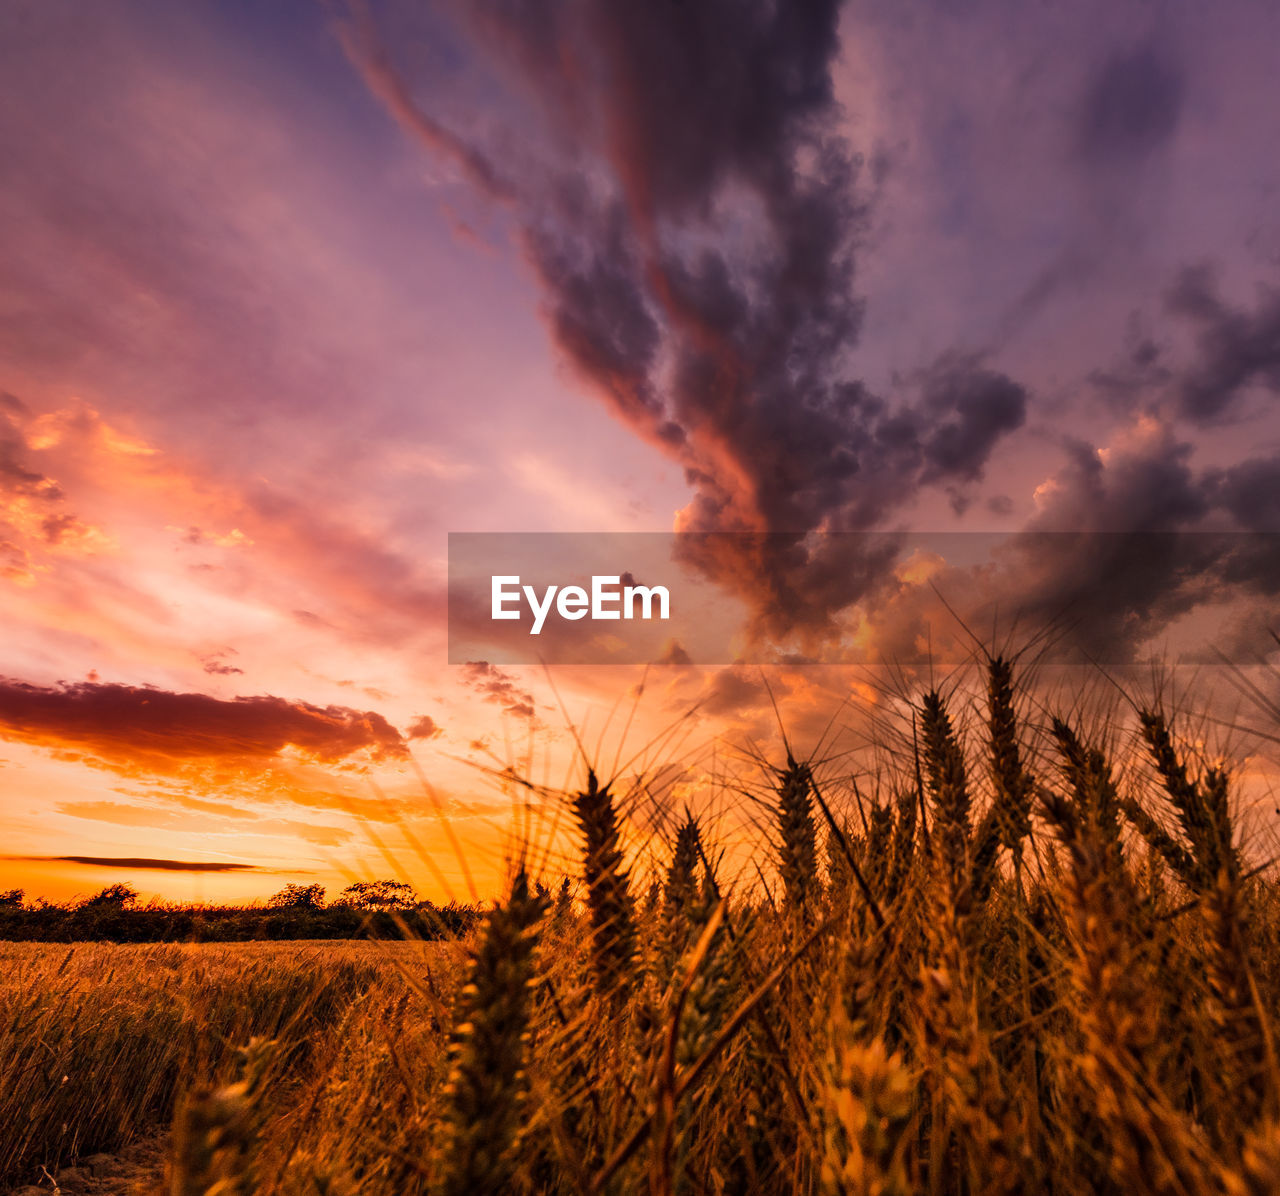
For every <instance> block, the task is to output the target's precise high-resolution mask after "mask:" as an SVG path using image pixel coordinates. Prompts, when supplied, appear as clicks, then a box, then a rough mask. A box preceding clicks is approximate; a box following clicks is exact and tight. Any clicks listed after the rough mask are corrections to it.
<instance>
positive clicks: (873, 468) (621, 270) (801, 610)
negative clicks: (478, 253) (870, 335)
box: [347, 0, 1026, 633]
mask: <svg viewBox="0 0 1280 1196" xmlns="http://www.w3.org/2000/svg"><path fill="white" fill-rule="evenodd" d="M839 8H840V6H839V4H838V3H835V2H834V0H804V2H797V3H793V4H775V3H766V2H764V0H756V2H752V3H741V2H739V0H732V2H730V0H710V2H707V3H699V4H676V3H657V4H615V3H605V2H603V0H592V2H588V3H582V4H574V5H566V4H557V3H525V4H512V3H492V2H491V3H482V4H477V5H472V6H466V7H465V8H462V7H461V6H460V7H459V12H460V14H461V15H460V18H459V19H460V23H461V25H462V26H463V27H465V28H466V29H468V30H469V33H470V36H471V38H472V41H473V43H474V46H475V47H477V48H479V49H480V50H481V51H482V56H483V55H487V56H488V60H489V61H490V62H492V63H493V65H494V75H493V80H494V86H495V88H497V89H501V88H502V87H503V86H504V85H505V86H506V87H507V88H508V89H510V90H512V91H514V92H518V94H519V95H520V96H521V97H526V96H532V97H534V99H535V101H536V108H535V109H534V110H533V111H534V112H535V113H536V115H530V110H529V109H528V106H527V105H525V106H524V107H523V108H521V109H520V119H521V120H525V121H528V120H537V121H538V122H539V126H540V127H539V130H538V133H537V134H535V135H531V136H529V137H526V138H524V139H522V141H521V143H520V146H519V147H518V148H519V153H518V154H517V155H516V156H515V157H513V158H511V159H510V160H511V161H512V162H515V163H517V165H513V166H509V167H508V168H507V169H506V170H505V172H504V170H503V169H501V168H500V167H498V166H497V165H495V164H496V163H498V162H500V161H506V159H504V157H503V155H501V154H499V153H497V152H491V148H492V147H491V146H490V145H488V144H487V143H485V136H486V135H484V134H472V135H471V136H470V137H469V138H468V137H464V136H462V135H461V134H459V133H458V132H456V131H454V130H453V129H451V128H449V127H446V122H445V121H444V119H443V118H442V117H439V116H437V115H434V114H433V113H432V112H430V111H427V110H425V109H426V108H429V107H430V104H431V101H430V99H429V98H428V99H425V100H423V101H422V102H421V103H418V102H416V101H414V100H412V99H411V98H410V96H411V89H410V87H409V85H408V83H407V82H405V81H404V80H403V79H401V78H400V77H399V75H398V74H397V70H396V67H395V66H393V64H392V63H391V61H390V60H389V58H388V56H387V54H386V53H385V51H384V50H382V49H380V48H379V47H378V42H377V39H376V38H375V37H374V36H373V35H372V34H371V31H370V30H369V28H368V27H367V25H366V26H360V27H358V28H357V30H356V31H355V32H354V33H352V34H350V35H349V36H348V39H347V44H348V49H349V50H350V51H351V53H352V54H353V57H355V59H356V61H357V62H358V64H359V65H360V67H361V69H362V71H363V72H364V74H365V76H366V78H368V79H370V81H371V82H372V84H373V85H374V87H375V90H376V91H377V92H378V93H379V94H380V95H382V96H383V98H384V99H386V100H387V102H388V106H389V107H390V109H391V110H392V112H393V113H395V115H396V116H397V117H398V118H399V119H400V120H401V121H402V122H403V123H404V125H405V126H406V128H407V129H409V130H410V131H412V132H413V133H414V134H415V135H417V136H418V137H419V139H420V140H422V141H423V142H424V143H425V144H426V145H427V146H428V147H430V149H431V150H432V151H433V152H434V153H437V154H441V155H443V156H445V157H447V158H448V159H450V160H451V161H452V162H453V163H454V164H455V165H456V166H457V167H458V169H459V170H460V171H461V172H462V173H463V174H464V176H465V177H466V178H467V179H469V180H470V181H471V182H472V183H473V184H474V185H475V186H477V187H478V188H479V189H480V190H482V191H484V192H485V193H486V194H488V195H489V196H491V197H492V198H494V199H496V200H498V201H500V202H502V203H503V204H505V205H508V206H509V208H510V210H511V211H512V213H513V214H514V216H515V218H516V219H517V221H518V224H519V227H520V230H521V236H522V240H523V244H524V247H525V250H526V253H527V256H528V258H529V261H530V262H531V264H532V265H533V268H534V270H535V272H536V274H537V276H538V278H539V280H540V282H541V285H542V287H543V290H544V294H545V297H546V303H547V315H548V320H549V323H550V327H551V330H552V334H553V336H554V338H555V340H556V343H557V345H558V346H559V348H560V350H561V351H562V353H563V355H564V357H565V359H566V360H567V361H568V362H569V363H570V365H571V366H572V367H573V368H574V369H575V370H576V371H577V372H578V374H579V375H580V376H581V377H582V378H584V379H585V380H586V381H587V382H589V383H590V384H591V385H592V386H593V388H594V389H595V390H596V391H597V392H598V393H599V394H601V395H602V396H603V397H604V398H605V400H606V401H607V402H608V403H609V404H610V405H611V407H612V408H613V410H614V411H615V413H616V414H617V415H618V416H619V417H620V418H621V419H623V420H624V421H625V422H626V423H627V424H628V425H629V426H631V427H632V428H633V429H634V430H635V431H636V432H637V433H638V434H640V435H641V436H643V437H645V438H646V439H647V440H648V441H650V442H651V443H653V444H654V445H656V446H657V447H659V448H660V449H661V450H662V451H663V452H665V453H666V454H668V455H669V456H670V457H672V458H673V459H674V460H676V461H677V462H678V463H679V464H680V465H681V466H682V467H683V468H684V471H685V477H686V479H687V480H688V483H689V485H690V487H691V488H692V489H693V491H694V497H693V499H692V501H691V502H690V503H689V505H688V506H687V507H686V509H685V510H684V511H683V512H681V514H680V516H679V519H678V521H677V522H678V527H679V529H680V530H682V531H691V532H722V531H748V532H762V533H773V534H781V535H782V536H784V537H786V536H789V537H790V538H791V539H790V543H789V544H783V545H781V546H779V545H778V543H777V542H776V541H774V542H773V544H772V545H771V549H770V551H769V552H767V553H765V554H763V555H761V554H752V555H750V556H748V557H746V558H743V557H735V556H734V554H733V552H732V546H731V545H730V546H729V548H728V549H726V546H725V545H724V544H718V545H716V546H715V551H709V552H708V553H707V554H706V555H705V556H703V557H702V558H700V559H696V560H695V563H696V564H698V565H699V567H700V568H702V570H703V571H704V572H705V573H706V574H707V575H708V576H710V577H712V578H713V579H714V580H716V581H718V582H720V583H721V584H723V585H725V586H726V587H727V588H730V589H731V590H733V591H734V592H736V593H738V594H740V595H742V596H743V597H745V598H746V599H747V600H748V602H749V603H750V604H751V606H752V607H753V609H754V611H755V624H756V629H757V630H759V631H764V632H770V633H774V632H778V633H785V632H787V631H789V630H791V629H793V628H796V627H818V628H821V627H824V626H825V625H826V624H827V623H828V622H829V619H830V616H831V614H832V612H834V611H836V610H838V609H840V608H841V607H843V606H845V605H847V604H848V603H849V602H851V601H853V600H855V599H856V598H858V597H859V596H860V595H862V594H864V593H865V592H866V591H867V587H868V585H869V584H870V579H871V565H872V564H873V562H868V561H865V560H860V559H853V560H849V559H846V558H845V557H844V556H843V555H841V557H840V559H839V560H838V561H836V560H833V559H832V556H831V552H832V550H831V548H830V547H829V546H827V547H825V548H819V549H817V550H813V549H811V547H810V543H809V541H808V540H807V539H806V536H807V535H808V533H811V532H813V531H814V530H817V529H823V528H831V529H834V530H851V529H858V528H866V527H870V526H873V525H874V524H875V523H876V522H877V521H881V520H883V519H884V518H885V516H886V515H887V514H889V513H891V512H893V511H895V510H897V509H900V507H901V506H902V505H904V504H906V503H908V502H910V501H911V500H912V498H913V497H914V495H915V493H916V491H917V490H918V488H919V487H920V486H921V485H924V484H939V485H944V484H946V485H963V484H966V483H968V482H971V481H973V480H974V479H976V478H978V477H980V476H981V473H982V469H983V466H984V464H985V463H986V460H987V458H988V456H989V454H990V452H991V450H992V449H993V448H994V446H995V444H996V443H997V442H998V441H999V439H1000V438H1001V437H1002V436H1004V435H1006V434H1007V433H1008V432H1010V431H1011V430H1013V429H1015V428H1017V427H1018V426H1020V425H1021V423H1022V421H1023V418H1024V412H1025V405H1026V395H1025V393H1024V392H1023V390H1022V388H1021V387H1019V386H1018V385H1017V384H1016V383H1014V382H1012V381H1011V380H1009V379H1006V378H1003V377H1002V376H1001V375H999V374H997V373H995V372H993V371H988V370H986V369H985V368H983V367H982V365H981V363H979V362H976V361H972V360H969V361H950V362H948V363H946V364H945V365H944V366H943V367H941V368H940V369H939V370H938V371H937V372H936V374H935V376H933V377H931V378H927V379H925V382H924V393H923V394H921V395H919V396H917V397H916V398H915V399H914V400H913V399H911V398H906V399H903V398H899V399H898V400H897V401H896V402H894V403H890V402H889V401H887V400H886V399H884V398H882V397H879V396H876V395H874V394H872V393H870V392H869V391H868V389H867V388H866V387H865V386H864V385H863V384H862V383H860V382H859V381H857V380H856V379H854V378H853V377H851V362H850V355H851V353H852V351H853V349H854V348H855V346H856V344H857V341H858V337H859V333H860V330H861V326H862V319H863V303H862V300H861V298H860V297H859V295H858V294H857V288H856V285H855V283H856V260H855V258H856V251H857V250H858V248H859V245H860V242H861V238H862V236H863V233H864V230H865V228H866V224H867V216H868V205H869V203H870V201H871V198H872V197H871V196H870V195H869V194H868V193H867V191H866V188H865V187H864V184H863V182H862V177H861V176H862V160H861V157H860V156H859V155H858V154H856V153H855V152H854V151H853V149H852V148H851V147H850V146H849V145H848V143H847V142H846V141H845V140H844V139H843V137H842V136H841V135H840V132H839V124H840V120H841V116H842V113H841V110H840V107H839V105H838V104H837V102H836V100H835V98H834V86H833V81H832V74H831V68H832V64H833V62H834V60H835V58H836V56H837V53H838V49H839V37H838V32H837V30H838V16H839ZM388 40H390V39H388ZM455 115H456V114H455ZM512 140H514V139H512V138H509V137H508V139H507V141H506V142H504V143H503V144H504V145H509V144H510V142H511V141H512ZM539 146H542V148H543V153H542V156H541V157H540V158H537V159H536V160H534V161H532V162H531V161H530V160H529V155H530V154H535V153H537V152H538V147H539ZM702 543H704V544H705V545H707V546H708V547H710V546H711V545H712V541H710V540H707V541H703V542H702ZM841 551H842V554H843V553H844V552H845V551H847V546H846V549H842V550H841ZM837 565H838V566H839V568H837V567H836V566H837ZM841 579H843V580H841ZM799 594H803V595H805V601H804V602H797V601H795V600H794V599H795V596H796V595H799Z"/></svg>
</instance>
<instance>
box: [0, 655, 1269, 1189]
mask: <svg viewBox="0 0 1280 1196" xmlns="http://www.w3.org/2000/svg"><path fill="white" fill-rule="evenodd" d="M1180 720H1181V721H1180ZM1182 722H1185V720H1182V718H1181V715H1179V713H1178V712H1177V711H1172V710H1165V709H1164V708H1162V707H1160V706H1159V705H1158V704H1150V705H1147V706H1140V705H1139V706H1135V707H1134V709H1133V710H1132V711H1130V712H1129V714H1128V715H1126V716H1124V717H1121V716H1119V715H1111V716H1108V717H1107V718H1105V719H1103V718H1099V717H1094V716H1086V714H1085V713H1083V712H1082V711H1080V710H1079V709H1076V710H1075V711H1073V712H1068V713H1060V714H1055V713H1053V712H1051V711H1050V710H1047V709H1045V708H1044V707H1042V706H1041V705H1039V704H1038V703H1035V702H1032V701H1030V700H1029V699H1028V698H1026V697H1025V696H1024V695H1023V694H1022V693H1021V692H1020V690H1019V685H1018V682H1017V679H1016V678H1015V675H1014V669H1013V667H1012V665H1011V664H1010V663H1009V661H1007V660H1006V659H1003V658H999V657H997V658H995V659H991V660H989V661H988V662H987V664H986V666H985V672H984V675H983V678H982V683H981V685H980V686H979V687H978V690H977V692H973V693H967V694H966V693H964V692H961V691H960V690H958V689H952V690H948V691H945V692H943V691H939V690H936V689H935V690H929V691H927V692H924V693H922V694H920V695H919V696H918V698H917V699H916V700H915V702H914V704H913V709H912V717H911V719H910V721H909V723H906V724H904V726H903V727H902V728H901V729H900V730H901V735H900V744H899V746H900V748H901V750H899V751H896V752H894V751H885V752H884V753H882V754H881V757H880V759H881V764H880V771H879V773H878V774H877V776H876V777H875V784H874V785H873V786H868V785H865V784H864V785H863V786H861V787H859V788H857V790H856V791H855V792H852V793H851V792H850V791H849V790H848V788H847V787H846V786H844V785H842V784H841V783H840V781H839V779H838V777H834V776H833V775H832V771H833V770H832V769H831V768H829V767H827V766H825V765H824V762H823V761H822V760H820V759H818V758H816V757H810V758H807V759H800V758H796V757H792V756H789V755H788V756H786V757H784V758H782V759H778V760H774V761H772V762H771V764H770V765H769V766H768V767H767V768H763V770H762V771H761V773H760V776H761V779H760V780H759V781H758V783H757V785H756V787H755V789H754V790H753V791H752V792H750V793H744V794H743V796H742V800H743V801H744V802H748V803H749V804H750V806H751V808H752V810H754V811H755V814H754V815H753V819H754V822H755V826H756V831H757V836H758V839H757V842H758V849H759V850H758V852H757V853H756V859H755V866H754V870H753V871H752V872H751V873H749V874H746V873H744V872H743V870H741V869H737V870H735V871H734V872H733V873H732V875H731V874H730V873H729V870H728V868H727V866H726V857H725V856H724V854H723V853H722V851H721V849H720V845H719V838H718V835H719V830H718V826H717V818H715V817H712V816H711V815H710V814H708V813H704V814H702V815H701V816H699V814H698V813H697V812H694V811H690V810H686V809H670V810H668V811H667V813H668V815H669V822H668V826H669V833H667V834H665V835H664V836H662V843H661V846H660V848H659V849H658V854H659V855H660V857H661V865H660V866H659V867H656V868H655V867H653V866H651V865H648V864H644V865H642V864H641V862H640V860H639V858H638V857H637V854H636V852H635V850H634V845H629V844H628V842H627V833H626V828H627V826H628V818H629V814H630V812H631V805H630V803H631V802H632V801H633V799H634V795H633V794H632V792H631V791H630V790H629V789H628V788H627V786H626V785H624V784H623V783H622V782H620V781H615V782H613V783H610V782H607V781H606V780H605V779H604V778H603V777H601V776H598V775H597V774H596V773H595V772H594V771H592V770H589V769H588V768H587V767H586V764H585V762H584V769H583V779H582V781H581V784H580V785H579V786H578V787H577V788H576V789H575V790H574V791H573V792H571V793H569V794H566V795H563V798H562V804H563V808H564V813H565V816H566V817H567V818H568V819H570V821H571V824H572V827H573V831H574V836H575V838H574V843H575V846H576V859H575V862H574V864H573V867H574V874H573V876H572V877H569V878H566V879H565V880H564V881H563V882H562V881H561V877H560V876H559V875H557V874H555V872H554V871H553V870H551V869H550V866H549V860H550V858H551V857H548V856H547V855H545V854H541V855H540V854H539V853H537V852H535V851H533V850H532V847H531V845H529V844H526V845H525V846H524V847H523V848H522V847H521V846H520V845H519V844H515V845H513V849H512V862H513V866H512V875H511V881H510V887H509V890H508V892H507V895H506V897H505V899H504V900H502V901H501V902H499V903H497V904H496V905H495V906H494V907H493V908H492V909H491V910H490V911H489V913H488V916H487V918H486V919H485V920H484V922H483V923H482V925H481V926H480V927H479V928H478V929H476V930H474V931H473V932H471V933H470V934H469V935H468V936H467V937H466V938H465V939H464V940H462V941H458V942H446V943H417V942H412V941H407V942H399V943H390V942H386V943H371V944H370V943H343V944H335V943H306V944H270V945H268V944H255V943H244V944H228V945H216V946H209V945H164V946H137V947H121V946H111V945H108V944H88V945H79V946H73V947H65V948H61V947H60V948H54V947H50V946H43V945H39V946H38V945H34V944H16V945H5V946H4V947H0V960H2V962H3V976H2V977H0V991H2V992H3V997H4V1001H3V1013H2V1015H0V1016H2V1018H3V1021H2V1022H0V1182H3V1183H9V1184H14V1185H16V1184H20V1183H27V1184H40V1183H43V1184H44V1185H45V1187H46V1189H49V1188H50V1184H51V1179H52V1177H55V1176H56V1175H57V1169H58V1168H59V1167H69V1166H72V1165H74V1163H75V1161H76V1159H77V1158H78V1157H80V1156H83V1155H85V1154H88V1153H91V1152H112V1151H117V1150H120V1149H122V1148H123V1147H125V1146H126V1145H127V1144H129V1143H130V1142H136V1141H139V1140H142V1139H146V1138H148V1137H155V1136H156V1135H158V1134H160V1133H167V1137H166V1138H165V1139H164V1142H165V1152H164V1153H165V1162H164V1165H163V1169H162V1171H161V1170H160V1169H157V1171H156V1174H155V1175H154V1176H152V1177H151V1178H150V1180H149V1181H147V1183H143V1184H142V1185H141V1186H140V1187H139V1188H137V1190H139V1191H154V1192H171V1193H173V1194H174V1196H196V1194H197V1193H199V1194H210V1193H217V1194H218V1196H229V1194H232V1193H243V1194H246V1196H247V1194H250V1193H290V1194H298V1196H301V1194H302V1193H332V1194H334V1196H337V1194H354V1193H369V1194H371V1196H381V1194H384V1193H385V1194H387V1196H390V1194H392V1193H396V1194H399V1193H418V1192H421V1193H433V1194H434V1193H440V1194H448V1196H455V1194H456V1196H463V1194H467V1193H472V1194H474V1193H491V1192H492V1193H499V1192H501V1193H541V1192H547V1193H579V1194H580V1193H597V1192H598V1193H629V1192H649V1193H651V1194H652V1196H672V1194H675V1193H681V1194H701V1193H754V1192H765V1193H770V1192H778V1193H791V1192H796V1193H815V1194H816V1193H841V1194H843V1193H849V1194H860V1196H890V1194H897V1193H914V1192H922V1193H938V1194H942V1193H946V1194H953V1193H955V1194H963V1193H974V1194H976V1193H986V1192H992V1193H1000V1192H1010V1193H1012V1192H1027V1193H1038V1192H1046V1193H1094V1192H1101V1193H1107V1192H1116V1193H1121V1192H1123V1193H1148V1192H1149V1193H1161V1194H1165V1193H1167V1194H1169V1196H1174V1194H1196V1193H1220V1194H1223V1196H1244V1194H1261V1193H1270V1192H1276V1191H1280V1061H1278V1060H1277V1054H1276V1052H1277V1047H1276V1041H1275V1035H1276V1020H1277V1013H1278V1012H1280V901H1278V899H1277V897H1278V894H1277V888H1276V884H1275V882H1274V881H1273V880H1272V879H1271V874H1270V871H1269V869H1268V867H1267V864H1268V863H1269V861H1267V860H1266V859H1260V858H1257V854H1258V853H1257V851H1256V850H1255V849H1254V848H1253V846H1252V845H1251V844H1250V842H1248V836H1247V835H1246V834H1245V832H1244V830H1243V829H1242V824H1241V820H1240V817H1239V802H1238V794H1237V785H1236V779H1235V777H1234V776H1233V775H1232V773H1231V771H1230V769H1229V768H1227V767H1226V766H1225V765H1224V764H1223V763H1222V762H1221V761H1217V760H1213V759H1209V758H1206V756H1205V754H1204V750H1203V748H1202V747H1201V746H1200V745H1199V744H1197V743H1193V742H1190V741H1189V740H1188V739H1186V738H1183V736H1182V733H1181V731H1180V727H1181V725H1182ZM766 857H767V858H766ZM561 862H564V861H561ZM42 1176H46V1177H50V1178H44V1179H42V1178H41V1177H42ZM148 1184H149V1186H148ZM66 1190H68V1191H70V1190H71V1189H66Z"/></svg>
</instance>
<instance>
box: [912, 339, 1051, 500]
mask: <svg viewBox="0 0 1280 1196" xmlns="http://www.w3.org/2000/svg"><path fill="white" fill-rule="evenodd" d="M924 404H925V410H926V411H928V412H930V413H931V414H934V415H935V416H936V419H937V422H936V423H935V424H934V425H933V427H932V428H931V430H930V432H929V435H928V439H927V440H926V441H925V443H924V446H923V455H924V472H923V473H922V475H921V481H923V482H931V481H937V480H939V479H943V478H955V479H958V480H961V481H975V480H977V479H978V478H980V477H981V476H982V468H983V466H984V465H985V464H986V461H987V458H988V457H989V456H990V454H991V450H992V449H993V448H994V447H995V444H996V442H997V441H998V440H999V439H1000V437H1001V436H1003V435H1005V434H1006V433H1008V432H1012V431H1013V430H1014V429H1016V428H1020V427H1021V426H1022V424H1023V422H1024V421H1025V420H1026V417H1027V392H1026V391H1025V390H1024V389H1023V388H1022V387H1021V386H1019V385H1018V384H1017V383H1016V382H1014V381H1013V380H1012V379H1010V378H1006V377H1005V376H1004V375H1003V374H998V373H995V372H993V371H991V370H986V369H982V368H981V367H980V366H978V365H977V364H976V363H966V364H963V365H952V366H949V367H948V368H944V369H938V370H935V371H934V372H933V374H932V375H931V377H930V378H929V381H928V383H927V385H926V387H925V393H924Z"/></svg>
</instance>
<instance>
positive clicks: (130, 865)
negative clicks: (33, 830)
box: [3, 855, 272, 872]
mask: <svg viewBox="0 0 1280 1196" xmlns="http://www.w3.org/2000/svg"><path fill="white" fill-rule="evenodd" d="M3 858H4V859H6V860H10V861H13V862H14V863H50V864H80V865H82V866H84V867H86V868H123V869H128V870H131V871H132V870H142V871H155V872H267V871H272V869H266V868H259V867H258V866H257V865H256V864H230V863H209V862H207V861H203V860H166V859H155V858H152V857H150V856H106V855H7V856H5V857H3Z"/></svg>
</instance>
